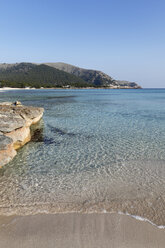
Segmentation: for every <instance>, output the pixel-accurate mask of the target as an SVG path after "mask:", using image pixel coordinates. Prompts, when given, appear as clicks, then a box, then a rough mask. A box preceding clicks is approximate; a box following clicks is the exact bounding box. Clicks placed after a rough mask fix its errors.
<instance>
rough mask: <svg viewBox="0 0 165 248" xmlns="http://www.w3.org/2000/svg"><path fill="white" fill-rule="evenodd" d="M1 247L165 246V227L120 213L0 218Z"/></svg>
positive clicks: (134, 247)
mask: <svg viewBox="0 0 165 248" xmlns="http://www.w3.org/2000/svg"><path fill="white" fill-rule="evenodd" d="M0 247H1V248H31V247H33V248H54V247H56V248H80V247H81V248H136V247H137V248H164V247H165V229H158V228H157V227H155V226H153V225H151V224H150V223H147V222H143V221H138V220H136V219H134V218H132V217H130V216H125V215H120V214H108V213H106V214H76V213H73V214H72V213H70V214H55V215H51V214H43V215H35V216H24V217H20V216H13V217H2V216H1V217H0Z"/></svg>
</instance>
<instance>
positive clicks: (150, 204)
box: [0, 89, 165, 227]
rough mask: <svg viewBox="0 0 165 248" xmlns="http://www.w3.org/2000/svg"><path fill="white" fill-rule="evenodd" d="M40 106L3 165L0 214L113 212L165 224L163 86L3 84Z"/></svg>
mask: <svg viewBox="0 0 165 248" xmlns="http://www.w3.org/2000/svg"><path fill="white" fill-rule="evenodd" d="M16 100H18V101H21V102H22V104H24V105H28V106H38V107H43V108H44V110H45V111H44V116H43V119H42V120H41V121H40V122H39V123H38V124H37V125H34V126H33V127H32V130H31V133H32V139H31V141H30V142H29V143H28V144H26V145H25V146H24V147H22V148H21V149H19V150H18V154H17V156H16V157H15V158H14V159H13V161H11V162H10V163H8V164H7V165H5V166H4V167H2V168H1V169H0V215H29V214H38V213H68V212H81V213H93V212H99V213H100V212H101V213H105V212H110V213H122V214H127V215H131V216H138V218H142V219H144V220H148V221H150V222H152V223H154V224H155V225H157V226H159V227H163V226H164V225H165V89H74V90H73V89H65V90H62V89H61V90H60V89H59V90H57V89H50V90H46V89H40V90H37V89H36V90H10V91H0V102H4V101H11V102H14V101H16Z"/></svg>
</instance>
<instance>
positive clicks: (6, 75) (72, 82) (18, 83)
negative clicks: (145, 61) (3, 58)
mask: <svg viewBox="0 0 165 248" xmlns="http://www.w3.org/2000/svg"><path fill="white" fill-rule="evenodd" d="M4 86H7V87H14V88H15V87H19V88H24V87H35V88H40V87H44V88H54V87H79V88H81V87H96V88H97V87H109V88H140V87H139V86H138V85H137V84H136V83H134V82H128V81H117V80H114V79H113V78H111V77H110V76H108V75H107V74H105V73H103V72H101V71H97V70H88V69H83V68H79V67H76V66H73V65H69V64H65V63H45V64H33V63H16V64H0V87H4Z"/></svg>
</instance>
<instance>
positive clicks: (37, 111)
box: [0, 102, 44, 167]
mask: <svg viewBox="0 0 165 248" xmlns="http://www.w3.org/2000/svg"><path fill="white" fill-rule="evenodd" d="M43 112H44V109H43V108H38V107H32V106H23V105H21V103H19V104H17V102H16V103H15V104H13V103H10V102H2V103H0V167H2V166H3V165H5V164H7V163H8V162H10V161H11V160H12V159H13V158H14V157H15V156H16V154H17V152H16V150H17V149H19V148H20V147H22V146H23V145H25V144H26V143H27V142H29V141H30V139H31V133H30V126H31V125H33V124H36V123H37V122H38V121H40V119H41V118H42V116H43Z"/></svg>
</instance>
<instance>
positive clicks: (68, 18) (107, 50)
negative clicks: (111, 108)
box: [0, 0, 165, 87]
mask: <svg viewBox="0 0 165 248" xmlns="http://www.w3.org/2000/svg"><path fill="white" fill-rule="evenodd" d="M0 10H1V11H0V63H3V62H6V63H14V62H22V61H27V62H66V63H70V64H73V65H77V66H79V67H84V68H91V69H98V70H102V71H104V72H105V73H107V74H109V75H111V76H112V77H114V78H115V79H125V80H130V81H136V82H138V83H139V84H141V85H142V86H143V87H165V0H101V1H100V0H83V1H82V0H59V1H56V0H0Z"/></svg>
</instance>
